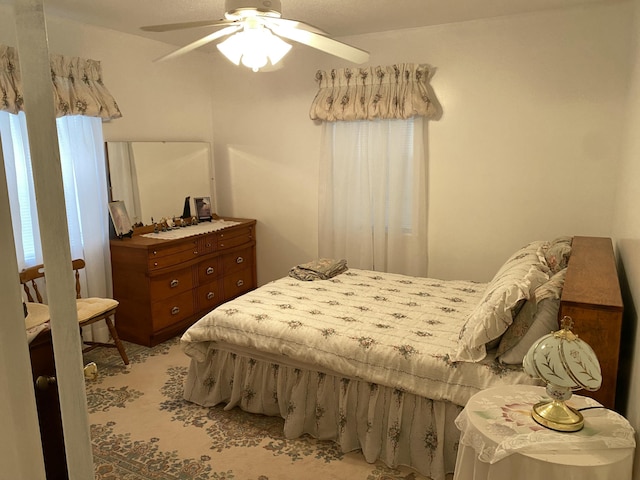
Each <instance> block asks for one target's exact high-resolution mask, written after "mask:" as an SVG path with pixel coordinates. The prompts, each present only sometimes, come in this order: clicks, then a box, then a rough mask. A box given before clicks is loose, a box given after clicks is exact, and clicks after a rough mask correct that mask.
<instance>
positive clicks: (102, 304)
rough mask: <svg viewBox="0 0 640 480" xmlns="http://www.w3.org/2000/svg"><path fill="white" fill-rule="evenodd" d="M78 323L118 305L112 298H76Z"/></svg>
mask: <svg viewBox="0 0 640 480" xmlns="http://www.w3.org/2000/svg"><path fill="white" fill-rule="evenodd" d="M76 302H77V305H78V322H84V321H86V320H89V319H90V318H93V317H96V316H98V315H100V314H102V313H105V312H108V311H109V310H112V309H113V308H115V307H117V306H118V305H119V303H118V301H117V300H114V299H113V298H78V299H77V300H76Z"/></svg>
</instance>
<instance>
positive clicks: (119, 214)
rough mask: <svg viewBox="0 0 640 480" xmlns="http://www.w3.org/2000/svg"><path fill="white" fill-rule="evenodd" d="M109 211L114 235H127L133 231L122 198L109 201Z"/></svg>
mask: <svg viewBox="0 0 640 480" xmlns="http://www.w3.org/2000/svg"><path fill="white" fill-rule="evenodd" d="M109 213H110V214H111V221H112V222H113V228H114V229H115V231H116V235H117V236H118V237H120V238H122V237H124V236H129V235H131V233H132V232H133V225H132V224H131V220H130V219H129V214H128V213H127V207H126V206H125V204H124V202H123V201H122V200H117V201H115V202H109Z"/></svg>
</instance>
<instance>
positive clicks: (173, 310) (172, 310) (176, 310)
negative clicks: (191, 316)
mask: <svg viewBox="0 0 640 480" xmlns="http://www.w3.org/2000/svg"><path fill="white" fill-rule="evenodd" d="M178 313H180V307H173V308H172V309H171V315H177V314H178Z"/></svg>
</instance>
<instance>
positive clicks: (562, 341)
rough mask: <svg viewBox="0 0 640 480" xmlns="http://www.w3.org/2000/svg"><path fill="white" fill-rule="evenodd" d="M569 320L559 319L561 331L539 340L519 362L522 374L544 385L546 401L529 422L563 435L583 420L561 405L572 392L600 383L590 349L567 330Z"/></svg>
mask: <svg viewBox="0 0 640 480" xmlns="http://www.w3.org/2000/svg"><path fill="white" fill-rule="evenodd" d="M572 326H573V320H572V319H571V318H570V317H564V318H563V319H562V328H561V329H560V330H558V331H556V332H552V333H550V334H548V335H545V336H544V337H541V338H540V339H539V340H538V341H537V342H536V343H534V344H533V345H532V346H531V348H530V349H529V351H528V352H527V354H526V355H525V357H524V360H523V362H522V367H523V369H524V371H525V372H526V373H528V374H529V375H531V376H532V377H534V378H539V379H541V380H543V381H544V382H545V383H546V384H547V394H548V395H549V397H551V400H550V401H543V402H540V403H538V404H536V405H534V407H533V410H532V416H533V419H534V420H535V421H536V422H538V423H539V424H541V425H543V426H545V427H548V428H551V429H554V430H560V431H564V432H573V431H577V430H580V429H581V428H582V427H583V426H584V419H583V417H582V414H580V412H578V411H576V410H574V409H573V408H571V407H569V406H567V405H566V404H565V403H564V402H565V401H567V400H569V398H571V392H572V391H573V390H580V389H585V390H590V391H594V390H598V389H599V388H600V385H601V384H602V372H601V370H600V363H599V362H598V358H597V357H596V354H595V352H594V351H593V349H592V348H591V347H590V346H589V345H588V344H587V343H586V342H585V341H583V340H581V339H580V338H578V336H577V335H576V334H574V333H573V332H572V331H571V327H572Z"/></svg>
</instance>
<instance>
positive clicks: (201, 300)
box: [196, 281, 222, 311]
mask: <svg viewBox="0 0 640 480" xmlns="http://www.w3.org/2000/svg"><path fill="white" fill-rule="evenodd" d="M221 287H222V285H221V284H220V282H219V281H215V282H211V283H207V284H205V285H201V286H200V287H198V289H197V291H196V295H197V300H196V306H197V309H198V311H203V310H207V311H208V310H212V309H213V308H214V307H216V306H218V305H220V304H221V303H222V288H221Z"/></svg>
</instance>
